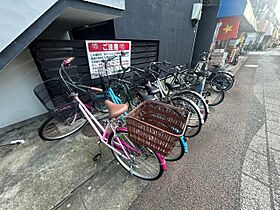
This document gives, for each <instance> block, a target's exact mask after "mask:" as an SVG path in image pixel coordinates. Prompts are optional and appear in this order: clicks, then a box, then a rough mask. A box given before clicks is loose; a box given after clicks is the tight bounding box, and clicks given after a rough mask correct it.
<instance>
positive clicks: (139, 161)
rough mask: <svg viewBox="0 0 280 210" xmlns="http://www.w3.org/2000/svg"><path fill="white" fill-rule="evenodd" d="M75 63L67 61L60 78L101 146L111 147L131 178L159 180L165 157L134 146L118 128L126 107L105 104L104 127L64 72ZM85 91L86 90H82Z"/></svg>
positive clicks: (139, 146) (61, 69) (124, 131)
mask: <svg viewBox="0 0 280 210" xmlns="http://www.w3.org/2000/svg"><path fill="white" fill-rule="evenodd" d="M73 59H74V58H68V59H66V60H64V62H63V63H62V64H61V68H60V69H59V75H60V77H61V79H62V81H63V83H64V84H65V87H66V89H67V90H68V91H67V92H68V93H69V96H70V97H71V98H72V99H73V101H74V102H77V103H78V108H79V110H80V111H81V112H82V114H83V115H84V117H85V119H86V120H87V121H88V123H89V124H90V125H91V127H92V128H93V130H94V131H95V132H96V134H97V135H98V137H99V143H103V144H104V145H106V146H107V147H109V148H110V149H111V150H112V153H113V155H114V156H115V158H116V160H117V161H118V162H119V163H120V164H121V166H122V167H123V168H124V169H125V170H127V171H128V172H129V173H131V174H132V175H134V176H136V177H138V178H141V179H144V180H156V179H158V178H160V177H161V176H162V174H163V171H164V170H166V164H165V159H164V157H163V156H162V155H160V154H159V153H155V152H153V151H152V150H150V149H149V148H147V147H145V146H141V145H137V144H135V143H134V142H132V141H131V140H130V139H129V138H128V133H127V128H125V127H120V126H119V125H121V123H120V121H119V119H118V117H119V116H121V115H122V114H123V113H125V112H126V111H127V110H128V106H127V105H126V104H114V103H112V102H111V101H109V100H106V101H105V105H106V106H107V108H108V111H109V119H108V120H107V121H106V126H105V127H103V126H102V125H101V123H100V122H99V121H98V120H97V119H96V118H95V117H94V115H93V114H92V113H91V111H90V110H89V109H88V107H87V106H86V105H85V104H84V103H83V102H82V101H81V100H80V98H79V97H78V93H77V91H74V90H76V89H79V86H78V85H77V84H75V83H74V82H73V81H72V80H71V78H70V76H69V75H68V74H67V72H66V70H65V68H64V66H67V65H69V64H70V63H71V61H72V60H73ZM83 88H86V87H85V86H83ZM87 88H89V89H91V90H94V91H97V92H102V89H99V88H94V87H87Z"/></svg>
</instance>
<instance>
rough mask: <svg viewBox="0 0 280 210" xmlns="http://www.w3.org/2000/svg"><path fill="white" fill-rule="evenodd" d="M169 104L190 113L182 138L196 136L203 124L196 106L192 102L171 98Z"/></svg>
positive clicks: (180, 98)
mask: <svg viewBox="0 0 280 210" xmlns="http://www.w3.org/2000/svg"><path fill="white" fill-rule="evenodd" d="M171 104H172V105H173V106H176V107H180V108H184V109H187V110H188V111H189V113H190V116H189V119H188V122H187V129H186V131H185V134H184V136H185V137H189V138H190V137H194V136H196V135H198V134H199V132H200V131H201V128H202V125H203V123H204V121H203V116H202V115H201V113H200V110H199V108H198V106H197V105H196V104H195V103H194V102H193V101H191V100H189V99H186V98H182V97H172V98H171Z"/></svg>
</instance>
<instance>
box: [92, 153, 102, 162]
mask: <svg viewBox="0 0 280 210" xmlns="http://www.w3.org/2000/svg"><path fill="white" fill-rule="evenodd" d="M100 158H101V154H100V153H98V154H97V155H95V156H94V157H93V158H92V160H93V161H98V160H100Z"/></svg>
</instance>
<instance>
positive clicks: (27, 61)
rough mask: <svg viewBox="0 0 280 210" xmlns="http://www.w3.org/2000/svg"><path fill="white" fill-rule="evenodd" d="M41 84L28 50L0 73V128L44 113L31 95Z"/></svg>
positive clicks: (43, 109)
mask: <svg viewBox="0 0 280 210" xmlns="http://www.w3.org/2000/svg"><path fill="white" fill-rule="evenodd" d="M41 82H42V80H41V76H40V75H39V72H38V70H37V67H36V65H35V63H34V61H33V58H32V57H31V55H30V52H29V50H28V49H26V50H24V51H23V52H22V53H21V54H20V55H18V56H17V57H16V58H15V59H14V60H13V61H12V62H11V63H10V64H9V65H8V66H7V67H6V68H5V69H4V70H3V71H1V72H0V92H1V94H0V95H1V100H0V128H2V127H5V126H8V125H11V124H14V123H17V122H20V121H23V120H25V119H28V118H31V117H34V116H37V115H40V114H43V113H45V112H46V110H45V108H44V107H43V106H42V105H41V103H40V102H39V101H38V100H37V98H36V97H35V95H34V94H33V88H34V87H35V86H36V85H37V84H39V83H41Z"/></svg>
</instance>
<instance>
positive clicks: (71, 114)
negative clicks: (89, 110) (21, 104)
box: [33, 79, 82, 124]
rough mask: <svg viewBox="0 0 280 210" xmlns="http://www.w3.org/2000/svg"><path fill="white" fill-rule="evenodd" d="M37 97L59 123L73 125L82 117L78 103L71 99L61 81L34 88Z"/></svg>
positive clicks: (49, 81)
mask: <svg viewBox="0 0 280 210" xmlns="http://www.w3.org/2000/svg"><path fill="white" fill-rule="evenodd" d="M33 91H34V93H35V95H36V97H37V98H38V99H39V100H40V102H41V103H42V104H43V106H44V107H45V108H46V109H47V110H48V111H49V113H50V114H51V115H52V116H53V117H54V118H55V119H56V120H58V121H60V122H65V123H69V124H71V122H72V121H74V120H77V119H78V118H80V117H82V113H81V112H80V111H79V107H78V102H73V99H71V97H69V94H68V92H67V89H66V87H65V85H64V83H63V82H62V81H61V80H59V79H52V80H46V81H45V82H43V83H41V84H39V85H37V86H36V87H35V88H34V90H33Z"/></svg>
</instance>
